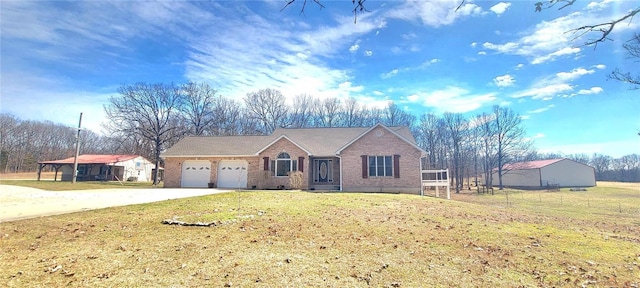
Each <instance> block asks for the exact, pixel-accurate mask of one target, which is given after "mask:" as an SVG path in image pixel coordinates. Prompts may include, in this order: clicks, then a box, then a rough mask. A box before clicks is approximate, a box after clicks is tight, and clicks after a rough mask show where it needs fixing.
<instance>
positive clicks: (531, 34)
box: [483, 13, 581, 64]
mask: <svg viewBox="0 0 640 288" xmlns="http://www.w3.org/2000/svg"><path fill="white" fill-rule="evenodd" d="M576 18H581V17H580V14H579V13H572V14H570V15H567V16H564V17H560V18H556V19H554V20H552V21H542V22H541V23H539V24H537V25H536V26H535V27H534V28H533V29H532V30H531V31H528V32H525V34H524V36H522V37H520V38H518V39H515V40H512V41H508V42H505V43H503V44H495V43H491V42H486V43H484V44H483V47H484V48H485V49H489V50H494V51H496V52H498V53H504V54H513V55H521V56H524V57H527V58H530V59H531V63H532V64H541V63H545V62H548V61H552V60H555V59H556V58H558V57H560V56H564V55H574V54H577V53H579V52H580V51H581V50H580V48H576V47H572V44H571V39H572V38H570V36H569V35H567V34H566V33H565V32H566V31H568V30H570V29H572V28H574V27H575V23H576Z"/></svg>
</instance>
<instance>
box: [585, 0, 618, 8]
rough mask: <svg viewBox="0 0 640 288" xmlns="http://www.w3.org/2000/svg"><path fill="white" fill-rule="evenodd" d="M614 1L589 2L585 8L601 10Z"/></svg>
mask: <svg viewBox="0 0 640 288" xmlns="http://www.w3.org/2000/svg"><path fill="white" fill-rule="evenodd" d="M612 2H615V1H614V0H604V1H600V2H596V1H593V2H589V4H588V5H587V9H589V10H602V9H605V8H607V7H608V6H609V4H610V3H612Z"/></svg>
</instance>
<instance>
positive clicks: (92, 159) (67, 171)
mask: <svg viewBox="0 0 640 288" xmlns="http://www.w3.org/2000/svg"><path fill="white" fill-rule="evenodd" d="M74 160H75V159H74V157H70V158H67V159H62V160H52V161H42V162H38V166H39V168H38V180H40V173H41V171H42V169H43V168H44V167H46V166H47V165H50V166H51V167H53V168H54V169H55V171H56V175H55V178H56V179H57V175H58V171H59V170H62V181H71V179H72V178H73V165H74ZM154 169H155V165H154V164H153V163H151V162H150V161H149V160H147V159H145V158H144V157H142V156H140V155H102V154H83V155H79V156H78V176H77V178H76V181H141V182H144V181H152V180H153V178H152V177H153V173H154ZM160 175H162V174H160Z"/></svg>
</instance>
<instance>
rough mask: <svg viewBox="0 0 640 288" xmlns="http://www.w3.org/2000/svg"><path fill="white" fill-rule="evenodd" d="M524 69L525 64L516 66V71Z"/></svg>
mask: <svg viewBox="0 0 640 288" xmlns="http://www.w3.org/2000/svg"><path fill="white" fill-rule="evenodd" d="M522 67H524V64H522V63H520V64H518V65H516V70H520V69H522Z"/></svg>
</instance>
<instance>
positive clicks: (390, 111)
mask: <svg viewBox="0 0 640 288" xmlns="http://www.w3.org/2000/svg"><path fill="white" fill-rule="evenodd" d="M382 114H383V116H384V118H383V119H384V121H383V123H384V124H385V125H387V126H407V127H413V124H414V122H415V120H416V117H415V116H413V115H411V114H409V113H407V112H406V111H404V110H402V109H400V107H398V105H396V103H394V102H393V101H389V103H388V104H387V106H386V107H385V109H383V110H382Z"/></svg>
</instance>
